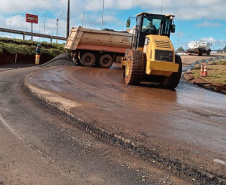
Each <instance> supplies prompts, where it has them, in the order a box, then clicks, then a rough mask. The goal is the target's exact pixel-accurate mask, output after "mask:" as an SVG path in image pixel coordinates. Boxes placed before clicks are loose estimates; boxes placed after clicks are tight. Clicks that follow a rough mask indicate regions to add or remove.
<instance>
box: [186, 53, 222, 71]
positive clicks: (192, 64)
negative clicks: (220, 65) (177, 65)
mask: <svg viewBox="0 0 226 185" xmlns="http://www.w3.org/2000/svg"><path fill="white" fill-rule="evenodd" d="M224 59H226V56H221V57H216V58H209V59H203V60H198V61H196V62H193V63H191V64H190V65H189V66H188V68H187V72H190V71H191V70H192V69H195V66H197V65H199V68H201V65H202V63H206V65H208V64H215V63H216V61H219V62H221V60H224Z"/></svg>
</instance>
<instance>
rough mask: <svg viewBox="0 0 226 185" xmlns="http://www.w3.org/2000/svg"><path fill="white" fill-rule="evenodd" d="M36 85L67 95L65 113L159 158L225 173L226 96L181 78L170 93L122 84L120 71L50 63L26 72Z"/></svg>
mask: <svg viewBox="0 0 226 185" xmlns="http://www.w3.org/2000/svg"><path fill="white" fill-rule="evenodd" d="M28 81H29V82H30V83H31V84H33V85H35V86H36V87H38V88H41V89H45V90H48V91H50V92H52V93H54V94H57V95H59V96H61V97H64V98H66V99H69V100H71V101H73V102H74V103H75V105H76V106H74V107H73V106H72V107H70V108H69V109H70V111H71V112H72V113H73V114H75V115H76V116H77V117H78V118H80V119H83V120H85V121H86V122H90V123H92V124H94V125H96V126H98V127H100V128H104V129H106V130H108V131H111V132H112V133H116V134H118V135H120V134H122V133H123V136H124V137H125V138H129V139H131V140H132V141H136V142H138V143H142V144H144V145H145V146H146V147H147V148H151V149H153V150H154V151H157V152H158V154H159V155H160V156H164V158H169V159H174V160H179V161H182V163H184V164H186V165H188V166H192V168H195V169H196V168H197V169H198V170H201V171H206V172H208V173H215V174H218V175H219V176H223V177H225V174H226V166H225V165H224V164H223V165H222V164H221V163H218V162H215V161H222V162H223V163H225V161H226V134H225V131H226V113H225V112H226V106H225V105H226V98H225V95H223V94H219V93H215V92H211V91H208V90H205V89H201V88H199V87H196V86H194V85H190V84H188V83H187V82H185V81H184V80H181V82H180V84H179V86H178V87H177V88H176V90H175V91H170V90H166V89H161V88H159V87H158V86H156V85H153V84H147V83H146V84H142V85H141V86H138V87H137V86H126V85H125V83H124V81H123V78H122V71H121V70H120V69H119V68H118V67H117V66H115V67H112V68H111V69H110V70H109V69H100V68H85V67H60V68H59V67H52V68H48V69H42V70H41V71H39V72H37V73H34V74H32V75H31V76H30V77H29V78H28Z"/></svg>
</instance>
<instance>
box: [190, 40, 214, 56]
mask: <svg viewBox="0 0 226 185" xmlns="http://www.w3.org/2000/svg"><path fill="white" fill-rule="evenodd" d="M210 46H211V44H210V43H208V42H205V41H196V42H190V43H189V44H188V48H189V49H188V50H186V53H195V54H198V55H199V56H202V55H203V53H206V54H207V55H210V53H211V49H210Z"/></svg>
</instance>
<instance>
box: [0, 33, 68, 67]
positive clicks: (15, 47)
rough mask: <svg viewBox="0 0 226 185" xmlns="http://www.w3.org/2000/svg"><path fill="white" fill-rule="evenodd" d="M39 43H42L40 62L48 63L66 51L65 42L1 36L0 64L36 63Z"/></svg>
mask: <svg viewBox="0 0 226 185" xmlns="http://www.w3.org/2000/svg"><path fill="white" fill-rule="evenodd" d="M37 44H41V58H40V64H43V63H46V62H48V61H50V60H51V59H53V58H54V57H56V56H58V55H59V54H61V53H63V52H64V44H51V43H47V42H35V41H23V40H19V39H9V38H1V37H0V65H7V64H13V63H19V64H34V63H35V52H36V46H37Z"/></svg>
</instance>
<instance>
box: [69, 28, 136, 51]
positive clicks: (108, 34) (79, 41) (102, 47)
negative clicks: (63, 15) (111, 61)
mask: <svg viewBox="0 0 226 185" xmlns="http://www.w3.org/2000/svg"><path fill="white" fill-rule="evenodd" d="M131 42H132V34H130V33H122V32H116V31H103V30H94V29H86V28H81V27H79V28H72V29H71V33H70V35H69V37H68V39H67V43H66V45H65V48H66V49H69V50H72V51H75V50H94V51H105V52H115V53H125V50H126V49H128V48H131Z"/></svg>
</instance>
